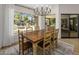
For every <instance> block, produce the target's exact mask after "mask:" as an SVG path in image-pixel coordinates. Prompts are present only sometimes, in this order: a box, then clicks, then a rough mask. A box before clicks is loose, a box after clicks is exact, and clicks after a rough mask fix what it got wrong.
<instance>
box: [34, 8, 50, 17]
mask: <svg viewBox="0 0 79 59" xmlns="http://www.w3.org/2000/svg"><path fill="white" fill-rule="evenodd" d="M34 13H35V15H37V16H46V15H49V14H50V13H51V8H49V7H37V8H35V9H34Z"/></svg>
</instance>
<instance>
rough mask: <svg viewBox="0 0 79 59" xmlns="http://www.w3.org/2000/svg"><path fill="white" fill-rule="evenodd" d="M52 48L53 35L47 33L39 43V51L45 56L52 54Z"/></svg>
mask: <svg viewBox="0 0 79 59" xmlns="http://www.w3.org/2000/svg"><path fill="white" fill-rule="evenodd" d="M50 48H51V33H50V32H45V33H44V39H43V40H42V41H41V42H39V43H38V49H39V51H42V52H43V55H45V54H46V53H51V51H50ZM42 52H41V53H42Z"/></svg>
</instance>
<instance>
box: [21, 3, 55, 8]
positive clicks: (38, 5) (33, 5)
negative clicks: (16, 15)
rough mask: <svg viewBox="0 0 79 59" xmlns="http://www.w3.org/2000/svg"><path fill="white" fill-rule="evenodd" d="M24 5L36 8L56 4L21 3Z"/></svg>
mask: <svg viewBox="0 0 79 59" xmlns="http://www.w3.org/2000/svg"><path fill="white" fill-rule="evenodd" d="M21 5H22V6H24V7H29V8H32V9H35V8H36V7H41V6H47V7H51V8H52V7H53V6H54V5H56V4H21Z"/></svg>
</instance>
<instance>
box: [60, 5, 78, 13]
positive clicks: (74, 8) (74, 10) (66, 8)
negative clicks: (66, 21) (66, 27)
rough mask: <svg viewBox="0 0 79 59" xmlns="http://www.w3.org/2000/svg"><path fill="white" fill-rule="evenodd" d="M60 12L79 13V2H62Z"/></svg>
mask: <svg viewBox="0 0 79 59" xmlns="http://www.w3.org/2000/svg"><path fill="white" fill-rule="evenodd" d="M59 8H60V12H61V13H66V14H79V4H60V5H59Z"/></svg>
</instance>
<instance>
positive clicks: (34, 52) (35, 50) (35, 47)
mask: <svg viewBox="0 0 79 59" xmlns="http://www.w3.org/2000/svg"><path fill="white" fill-rule="evenodd" d="M36 54H37V44H36V43H33V55H36Z"/></svg>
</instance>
